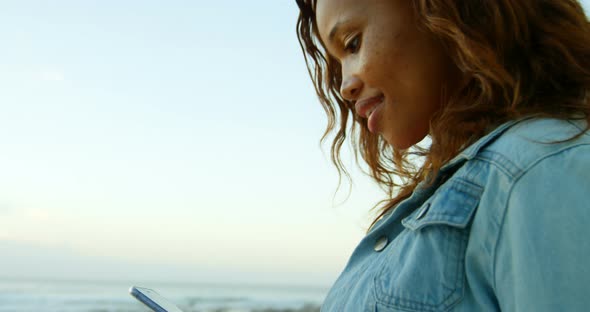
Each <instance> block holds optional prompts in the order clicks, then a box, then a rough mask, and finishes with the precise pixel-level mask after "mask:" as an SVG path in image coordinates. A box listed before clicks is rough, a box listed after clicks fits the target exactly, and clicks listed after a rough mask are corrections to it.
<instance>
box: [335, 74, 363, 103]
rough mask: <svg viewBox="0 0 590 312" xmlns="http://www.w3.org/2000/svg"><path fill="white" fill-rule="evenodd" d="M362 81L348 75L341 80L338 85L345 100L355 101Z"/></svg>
mask: <svg viewBox="0 0 590 312" xmlns="http://www.w3.org/2000/svg"><path fill="white" fill-rule="evenodd" d="M362 87H363V82H362V81H361V80H360V79H359V78H357V77H355V76H349V77H347V78H345V79H344V80H343V81H342V85H341V86H340V95H342V97H343V98H344V99H345V100H347V101H355V100H357V99H358V96H359V95H360V92H361V88H362Z"/></svg>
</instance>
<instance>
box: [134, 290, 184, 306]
mask: <svg viewBox="0 0 590 312" xmlns="http://www.w3.org/2000/svg"><path fill="white" fill-rule="evenodd" d="M129 293H130V294H131V296H133V297H135V299H137V300H139V301H141V302H142V303H143V304H145V305H146V306H147V307H148V308H150V309H152V310H153V311H156V312H182V310H180V309H179V308H178V307H177V306H176V305H174V304H173V303H172V302H170V301H168V299H166V298H164V297H162V296H160V294H158V293H157V292H156V291H154V290H152V289H149V288H144V287H136V286H131V288H129Z"/></svg>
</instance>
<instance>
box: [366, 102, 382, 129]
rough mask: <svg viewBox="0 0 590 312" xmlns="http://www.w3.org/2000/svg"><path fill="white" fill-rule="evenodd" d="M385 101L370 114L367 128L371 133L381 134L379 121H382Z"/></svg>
mask: <svg viewBox="0 0 590 312" xmlns="http://www.w3.org/2000/svg"><path fill="white" fill-rule="evenodd" d="M383 106H384V105H383V101H381V102H379V103H378V104H377V105H376V106H375V107H374V108H373V111H372V112H371V113H370V114H369V120H368V121H367V127H368V128H369V131H371V133H377V132H379V120H380V119H381V114H382V113H381V112H382V111H383Z"/></svg>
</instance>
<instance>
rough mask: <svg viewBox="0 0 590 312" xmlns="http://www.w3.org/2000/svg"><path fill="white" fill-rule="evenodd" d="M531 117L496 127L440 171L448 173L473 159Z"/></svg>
mask: <svg viewBox="0 0 590 312" xmlns="http://www.w3.org/2000/svg"><path fill="white" fill-rule="evenodd" d="M529 118H531V117H525V118H522V119H516V120H510V121H508V122H505V123H503V124H501V125H500V126H498V127H496V128H495V129H494V130H492V131H490V132H488V134H486V135H484V136H483V137H481V138H479V139H478V140H477V141H476V142H475V143H473V144H471V145H469V146H468V147H467V148H465V149H463V150H462V151H461V152H460V153H459V154H458V155H457V156H455V158H453V159H451V160H450V161H449V162H448V163H446V164H445V165H444V166H442V168H441V169H440V171H441V172H443V171H447V170H448V169H449V168H453V167H455V166H456V165H458V164H461V163H463V162H465V161H467V160H471V159H473V158H474V157H475V156H476V155H477V154H478V153H479V151H480V150H481V149H482V148H484V147H485V146H486V145H488V144H490V143H492V142H493V141H494V140H495V139H496V138H498V137H499V136H500V135H502V133H504V132H505V131H506V130H508V129H509V128H510V127H512V126H514V125H515V124H517V123H519V122H521V121H523V120H526V119H529Z"/></svg>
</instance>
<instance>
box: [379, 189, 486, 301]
mask: <svg viewBox="0 0 590 312" xmlns="http://www.w3.org/2000/svg"><path fill="white" fill-rule="evenodd" d="M482 191H483V189H482V188H481V187H480V186H477V185H475V184H472V183H470V182H468V181H465V180H462V179H458V178H456V179H451V180H449V181H447V183H445V184H444V185H442V186H441V187H440V188H439V189H438V190H437V191H436V193H435V194H433V195H432V196H431V197H430V198H429V199H428V200H427V201H426V202H425V203H424V204H422V206H421V207H420V208H418V209H416V210H415V211H414V212H413V213H412V214H411V215H409V216H408V217H406V218H405V219H403V220H402V224H403V225H404V227H406V229H405V230H404V231H402V232H401V233H400V234H399V235H398V237H396V239H395V240H394V241H393V242H392V244H391V245H390V246H388V248H387V249H386V250H384V252H386V254H385V255H383V256H384V257H383V261H382V263H381V265H382V268H381V269H380V271H379V272H378V274H377V275H376V276H375V279H374V284H375V285H374V290H375V292H374V295H375V297H376V298H375V299H376V307H375V311H405V312H407V311H449V310H450V309H451V308H452V307H453V306H454V305H456V304H457V303H458V302H459V301H461V299H462V298H463V293H464V290H465V268H464V264H465V249H466V246H467V241H468V238H469V226H468V225H469V224H470V220H471V217H472V215H473V213H474V212H475V210H476V208H477V205H478V203H479V198H480V196H481V193H482Z"/></svg>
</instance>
